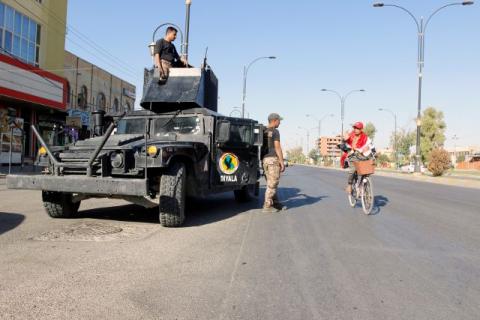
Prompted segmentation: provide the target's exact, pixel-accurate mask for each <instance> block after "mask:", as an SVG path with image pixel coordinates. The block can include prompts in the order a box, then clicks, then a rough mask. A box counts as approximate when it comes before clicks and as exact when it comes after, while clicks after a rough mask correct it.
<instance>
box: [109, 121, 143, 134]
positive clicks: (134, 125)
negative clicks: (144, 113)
mask: <svg viewBox="0 0 480 320" xmlns="http://www.w3.org/2000/svg"><path fill="white" fill-rule="evenodd" d="M145 120H146V119H145V118H141V119H122V120H120V121H119V122H118V126H117V132H116V134H144V133H145Z"/></svg>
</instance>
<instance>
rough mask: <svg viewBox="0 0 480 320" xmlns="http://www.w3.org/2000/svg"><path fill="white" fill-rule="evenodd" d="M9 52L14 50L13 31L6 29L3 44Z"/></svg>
mask: <svg viewBox="0 0 480 320" xmlns="http://www.w3.org/2000/svg"><path fill="white" fill-rule="evenodd" d="M3 47H4V48H5V50H6V51H7V52H12V33H11V32H10V31H5V44H4V46H3Z"/></svg>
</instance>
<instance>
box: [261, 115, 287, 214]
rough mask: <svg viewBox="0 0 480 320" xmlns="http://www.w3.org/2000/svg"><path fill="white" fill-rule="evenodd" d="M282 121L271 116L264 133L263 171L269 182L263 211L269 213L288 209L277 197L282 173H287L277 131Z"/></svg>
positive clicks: (276, 116)
mask: <svg viewBox="0 0 480 320" xmlns="http://www.w3.org/2000/svg"><path fill="white" fill-rule="evenodd" d="M281 120H283V119H282V117H280V116H279V115H278V114H277V113H272V114H270V115H269V116H268V128H267V129H266V130H265V133H264V148H263V152H262V153H263V154H262V158H263V171H264V173H265V178H266V180H267V190H266V191H265V203H264V205H263V210H262V211H263V212H267V213H272V212H278V211H279V210H285V209H286V207H285V206H283V205H282V204H281V203H280V202H279V201H278V196H277V188H278V183H279V182H280V173H281V172H284V171H285V164H284V163H283V151H282V146H281V145H280V132H278V130H277V129H278V127H279V126H280V121H281Z"/></svg>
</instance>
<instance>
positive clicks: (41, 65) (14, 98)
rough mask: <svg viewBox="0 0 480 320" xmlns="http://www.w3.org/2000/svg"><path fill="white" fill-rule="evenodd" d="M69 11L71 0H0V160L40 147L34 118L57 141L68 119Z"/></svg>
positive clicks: (46, 135)
mask: <svg viewBox="0 0 480 320" xmlns="http://www.w3.org/2000/svg"><path fill="white" fill-rule="evenodd" d="M52 14H54V15H55V17H57V18H56V19H53V18H52ZM66 14H67V0H22V1H18V0H17V1H15V0H0V143H1V145H0V163H6V162H7V158H8V161H9V158H10V150H12V160H13V162H16V163H18V162H19V161H20V160H21V158H23V157H24V156H26V157H31V156H32V155H33V154H34V153H35V146H36V142H35V141H36V139H35V137H34V136H33V133H32V131H31V129H30V125H31V124H35V125H37V126H38V128H39V131H40V134H41V135H42V136H43V137H44V138H45V139H46V140H47V141H49V142H52V136H53V133H54V132H55V131H56V127H57V124H56V123H57V120H58V121H61V120H62V119H63V120H65V114H66V109H67V94H66V92H67V91H66V89H67V81H66V79H64V70H63V60H64V48H65V29H66V27H65V23H64V21H65V18H66ZM62 21H63V23H62Z"/></svg>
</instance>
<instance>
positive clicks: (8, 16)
mask: <svg viewBox="0 0 480 320" xmlns="http://www.w3.org/2000/svg"><path fill="white" fill-rule="evenodd" d="M5 11H6V12H5V28H6V29H7V30H9V31H13V8H10V7H9V6H5Z"/></svg>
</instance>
